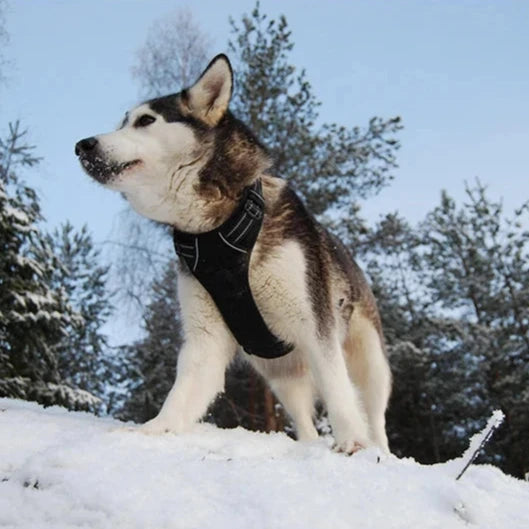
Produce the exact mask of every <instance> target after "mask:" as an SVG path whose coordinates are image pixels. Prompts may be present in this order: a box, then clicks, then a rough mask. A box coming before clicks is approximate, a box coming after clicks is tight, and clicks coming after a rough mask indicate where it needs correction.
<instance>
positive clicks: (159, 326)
mask: <svg viewBox="0 0 529 529" xmlns="http://www.w3.org/2000/svg"><path fill="white" fill-rule="evenodd" d="M175 27H177V28H178V34H179V35H184V37H185V34H186V31H188V32H189V33H190V34H192V35H193V37H194V39H193V42H194V44H193V47H191V48H189V46H183V44H182V43H183V42H188V41H186V39H185V38H180V39H169V38H165V37H164V35H171V34H172V32H171V29H173V30H174V28H175ZM231 31H232V33H231V39H230V42H229V45H228V48H229V53H230V59H231V60H232V62H233V64H234V67H235V72H236V92H235V95H234V100H233V103H232V110H233V112H234V113H235V114H236V115H237V116H239V117H240V118H241V119H243V121H245V122H246V123H247V124H248V125H249V126H250V127H251V128H252V129H253V130H254V131H255V132H256V133H257V136H258V137H259V138H260V139H261V140H262V141H263V143H264V144H265V145H267V146H268V148H269V149H270V151H271V153H272V155H273V157H274V160H275V167H274V170H275V171H276V172H277V173H278V174H280V175H282V176H284V177H285V178H286V179H288V180H289V181H290V183H291V184H292V185H293V186H294V187H295V188H296V190H297V191H298V192H299V193H300V194H301V195H302V196H303V197H304V199H305V200H306V201H307V203H308V204H309V206H310V208H311V209H312V211H313V212H314V213H315V214H317V215H318V217H319V219H320V220H322V222H324V223H326V224H327V225H328V226H329V227H330V228H331V229H332V230H333V231H335V232H336V233H338V234H339V235H340V236H341V237H342V239H343V240H344V241H345V242H346V243H347V245H348V246H349V249H350V251H351V253H352V254H354V256H355V258H356V259H357V260H358V261H359V262H360V263H361V264H362V265H363V267H364V269H365V270H366V272H367V275H368V276H369V278H370V281H371V283H372V285H373V288H374V291H375V294H376V296H377V299H378V302H379V307H380V310H381V314H382V318H383V322H384V329H385V335H386V340H387V344H388V354H389V357H390V361H391V365H392V370H393V375H394V390H393V396H392V399H391V403H390V409H389V411H388V433H389V437H390V446H391V448H392V450H393V452H394V453H396V454H397V455H400V456H411V457H414V458H415V459H417V460H418V461H420V462H423V463H433V462H438V461H443V460H446V459H448V458H453V457H457V456H458V455H460V454H461V453H462V451H463V450H464V449H465V448H466V446H467V443H468V438H469V437H470V436H471V435H472V434H473V433H474V432H476V431H478V430H479V429H480V428H481V427H482V426H483V424H484V423H485V421H486V418H487V417H488V415H489V414H490V411H491V410H492V409H494V408H501V409H502V410H503V411H504V412H505V414H506V424H505V426H503V427H502V429H501V430H500V432H499V434H498V436H497V438H496V441H495V443H494V444H493V445H491V447H490V448H489V451H488V452H487V454H486V455H485V458H486V459H487V460H488V461H490V462H493V463H495V464H497V465H499V466H500V467H501V468H503V469H504V470H505V471H507V472H509V473H511V474H514V475H517V476H522V475H523V474H524V473H525V472H527V471H529V459H528V456H527V454H528V453H529V435H528V432H529V265H528V257H529V256H528V253H529V252H528V249H529V246H528V245H529V231H528V230H527V226H528V225H529V223H528V216H529V215H528V213H529V211H528V210H529V204H528V203H525V204H521V206H520V209H519V210H517V211H515V212H513V213H512V214H508V213H505V212H504V211H503V208H502V205H501V203H500V202H497V201H494V200H493V199H491V198H490V197H489V196H488V194H487V191H486V188H485V186H483V185H482V184H481V183H480V182H479V181H476V182H474V183H472V184H470V185H468V186H467V196H466V199H465V200H464V201H463V202H462V203H459V204H458V203H456V202H455V200H454V199H453V198H451V197H450V196H449V195H448V194H447V193H446V192H443V193H442V195H441V199H440V203H439V205H438V206H437V207H435V208H434V209H433V210H432V211H431V212H430V213H428V214H427V215H426V217H425V219H424V220H423V221H422V222H420V223H418V224H417V225H415V226H412V225H410V224H409V223H408V222H407V221H406V220H405V218H402V217H400V216H399V215H398V214H396V213H395V214H388V215H386V216H385V217H384V218H383V219H381V220H380V221H379V222H378V223H376V224H375V225H372V224H370V223H368V222H366V221H365V219H363V218H362V215H361V205H362V201H364V200H366V199H369V198H370V197H372V196H374V195H376V193H378V192H379V191H380V190H381V189H382V188H383V187H384V186H387V185H389V184H390V182H391V180H392V178H393V172H394V169H395V168H396V167H397V151H398V148H399V141H398V133H399V130H400V129H401V122H400V119H399V118H398V117H391V118H389V119H383V118H379V117H373V118H372V119H371V120H370V121H369V122H368V123H367V124H365V125H364V126H359V127H353V128H350V127H345V126H342V125H340V124H336V123H324V122H322V121H321V119H320V116H319V111H318V109H319V102H318V101H317V99H316V97H315V96H314V94H313V91H312V88H311V85H310V83H309V82H308V80H307V77H306V74H305V72H304V70H298V69H296V68H295V67H294V66H293V65H292V64H291V63H290V62H289V52H290V51H291V49H292V47H293V41H292V35H291V32H290V30H289V27H288V24H287V21H286V19H285V18H284V17H279V18H278V19H270V18H269V17H267V16H266V15H265V14H263V13H262V12H261V10H260V7H259V4H257V5H256V7H255V9H254V10H253V11H252V12H251V13H250V14H249V15H244V16H243V17H242V18H241V20H240V21H239V22H236V21H234V20H231ZM201 35H202V34H201V33H200V30H199V28H197V27H196V25H195V24H194V23H193V21H192V17H191V16H190V14H189V13H185V12H184V13H182V12H181V13H179V14H177V15H176V17H175V18H173V19H171V18H167V19H166V20H165V21H163V22H160V23H158V24H157V25H156V27H155V28H154V30H153V33H152V34H151V35H150V36H149V38H148V39H147V42H146V44H145V46H144V47H143V48H142V49H141V50H140V53H139V54H138V58H137V64H136V66H135V68H134V72H135V74H136V76H137V78H138V81H139V84H140V86H141V87H142V90H143V95H145V96H149V97H150V96H155V95H157V94H159V93H167V92H171V91H177V90H179V89H180V88H181V86H182V85H184V84H186V83H189V80H190V79H193V78H194V77H195V76H196V75H197V74H198V73H200V70H201V68H202V67H203V66H204V62H205V61H207V58H208V57H209V56H210V55H212V53H210V51H209V49H208V43H207V39H206V38H205V37H204V36H203V35H202V36H201ZM184 54H187V55H186V56H185V57H186V59H188V60H181V61H176V60H175V58H176V59H178V58H179V57H180V58H182V57H183V55H184ZM153 57H155V58H156V61H158V62H157V67H156V68H149V67H147V64H148V63H149V62H152V60H153ZM163 64H166V65H167V66H168V67H167V68H162V67H161V66H162V65H163ZM171 64H180V65H185V68H183V69H181V70H180V71H178V70H177V69H176V68H175V67H169V66H170V65H171ZM144 66H145V67H144ZM164 72H172V73H171V75H170V76H168V74H167V73H164ZM37 162H38V160H37V159H36V158H35V156H34V155H33V151H32V150H31V149H30V148H28V147H27V146H26V145H24V136H23V133H22V132H21V130H20V128H19V127H18V126H12V127H11V129H10V131H9V134H8V137H7V138H6V139H5V140H3V141H2V143H1V144H0V186H1V187H0V244H1V245H2V247H1V256H0V285H1V291H0V396H10V397H18V398H26V399H31V400H37V401H39V402H42V403H44V404H55V403H58V404H61V405H64V406H67V407H69V408H71V409H89V410H92V411H95V412H99V413H110V414H112V415H115V416H117V417H119V418H122V419H127V420H134V421H138V422H143V421H145V420H147V419H149V418H151V417H153V416H154V415H155V414H156V413H157V411H158V410H159V408H160V406H161V404H162V402H163V399H164V398H165V396H166V394H167V392H168V391H169V389H170V387H171V385H172V383H173V381H174V377H175V374H176V358H177V356H178V351H179V348H180V345H181V342H182V339H183V337H182V335H181V328H180V322H179V317H178V302H177V292H176V269H175V262H176V258H175V256H174V253H173V251H172V249H171V247H170V240H169V241H168V239H167V237H166V234H165V232H164V231H163V230H160V239H159V241H158V243H159V245H161V248H162V250H161V252H162V253H164V252H165V255H166V256H167V257H166V259H162V260H161V264H160V260H158V262H157V266H156V267H153V266H150V265H149V266H147V262H145V261H142V258H140V257H138V256H137V255H136V254H135V252H136V251H137V248H138V247H141V248H143V249H144V250H145V249H148V248H152V243H153V237H152V230H151V229H150V228H149V227H148V226H147V225H146V224H145V225H143V224H142V222H143V221H141V220H139V219H138V220H135V221H131V222H133V223H136V224H135V226H134V230H133V231H134V232H135V233H137V234H138V235H137V237H136V240H135V242H134V245H131V246H130V247H129V248H128V249H127V250H126V252H127V253H126V256H125V257H126V258H125V259H122V260H121V263H122V265H121V266H125V268H126V267H127V266H129V267H130V266H131V264H130V263H133V265H132V266H134V267H135V269H136V270H137V269H138V268H141V266H143V267H144V268H143V270H142V272H143V276H144V277H150V278H151V282H150V285H149V288H148V291H149V295H147V296H146V295H145V292H143V293H142V296H141V297H140V296H137V295H135V292H134V288H135V287H134V279H135V277H136V275H134V274H132V275H129V274H127V273H123V274H120V277H121V278H122V279H123V280H124V281H126V280H127V278H129V282H128V283H127V284H124V285H121V290H122V291H124V292H127V293H128V295H129V296H130V297H131V298H134V299H140V298H141V299H147V300H148V302H147V303H146V304H145V305H143V306H142V307H141V310H142V314H143V331H144V333H143V336H142V338H141V339H140V340H138V341H136V342H134V343H132V344H130V345H125V346H122V347H120V348H117V349H116V348H114V349H113V348H110V347H109V346H108V342H107V339H106V337H105V335H104V333H103V332H102V330H101V329H102V325H103V324H104V322H105V321H107V319H108V318H109V317H110V316H111V312H112V305H111V299H110V296H109V291H110V288H109V286H108V274H109V270H108V267H107V266H103V265H102V264H101V258H100V256H99V254H98V252H97V251H96V250H95V248H94V245H93V241H92V240H91V237H90V235H89V234H88V232H87V231H86V229H82V230H81V231H77V230H75V229H74V228H72V227H71V226H70V225H69V224H65V225H64V226H63V227H62V228H61V229H59V230H56V231H55V232H53V233H45V232H44V231H43V228H42V226H43V225H44V224H43V219H42V216H41V212H40V206H39V202H38V197H37V195H36V193H35V192H34V190H33V189H31V188H30V187H28V186H27V185H26V184H24V183H23V182H22V181H21V180H20V178H18V177H17V170H18V168H20V167H22V166H24V165H26V166H32V165H35V164H36V163H37ZM142 226H145V227H146V229H148V232H147V233H148V237H147V236H145V235H143V236H142V233H144V234H145V231H142V230H143V228H142ZM155 242H156V241H155ZM148 253H149V252H145V251H143V253H142V254H141V255H142V256H145V254H148ZM158 253H160V250H159V248H158ZM123 263H124V264H123ZM127 263H128V264H127ZM149 270H156V273H154V274H151V275H150V276H149ZM142 288H144V286H143V285H142ZM319 413H320V414H321V413H323V412H322V411H321V410H320V412H319ZM206 420H209V421H212V422H215V423H216V424H218V425H219V426H223V427H234V426H238V425H242V426H244V427H246V428H250V429H256V430H266V431H270V430H282V429H284V430H286V431H287V432H290V431H291V429H290V425H289V421H288V418H287V417H285V416H284V414H283V413H282V410H281V406H280V405H279V404H278V403H277V402H276V401H275V399H274V397H273V395H272V394H271V393H270V391H269V390H268V389H267V388H266V387H265V386H264V384H263V383H262V381H261V380H260V378H259V377H258V375H256V374H255V373H254V372H253V371H252V370H251V369H250V368H249V367H248V366H246V365H245V364H243V363H242V362H239V361H236V362H235V363H234V365H233V366H232V367H231V368H230V370H229V372H228V375H227V382H226V392H225V394H223V395H221V396H219V398H218V399H217V401H216V402H215V403H214V404H213V405H212V407H211V408H210V410H209V413H208V416H207V418H206Z"/></svg>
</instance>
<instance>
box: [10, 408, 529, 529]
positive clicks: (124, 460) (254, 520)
mask: <svg viewBox="0 0 529 529" xmlns="http://www.w3.org/2000/svg"><path fill="white" fill-rule="evenodd" d="M461 466H462V460H461V459H460V460H456V461H450V462H448V463H445V464H441V465H433V466H423V465H419V464H417V463H416V462H414V461H413V460H411V459H404V460H399V459H397V458H395V457H393V456H390V457H383V458H381V460H380V462H377V453H376V452H375V451H373V450H364V451H362V452H359V453H357V454H356V455H354V456H352V457H346V456H344V455H341V454H336V453H334V452H332V451H331V450H329V448H328V446H327V444H326V443H325V441H323V440H321V441H318V442H314V443H309V444H303V443H298V442H295V441H293V440H291V439H289V438H288V437H287V436H285V435H283V434H269V435H267V434H259V433H253V432H248V431H245V430H243V429H240V428H239V429H236V430H220V429H218V428H216V427H214V426H212V425H207V424H200V425H197V426H196V427H195V429H194V430H193V431H191V432H189V433H186V434H181V435H178V436H177V435H171V434H166V435H163V436H147V435H144V434H142V433H140V432H138V431H136V430H135V428H134V425H130V424H129V425H125V424H123V423H120V422H117V421H114V420H111V419H100V418H96V417H94V416H93V415H89V414H86V413H79V412H77V413H73V412H67V411H66V410H64V409H61V408H57V407H53V408H47V409H43V408H41V407H40V406H38V405H37V404H33V403H28V402H23V401H18V400H9V399H0V527H2V528H5V529H7V528H23V529H29V528H32V529H33V528H38V529H51V528H53V529H63V528H77V527H79V528H81V527H82V528H90V529H106V528H109V529H110V528H112V529H120V528H123V529H125V528H127V529H135V528H138V529H139V528H142V529H148V528H153V529H154V528H156V529H163V528H168V529H169V528H175V529H191V528H197V529H199V528H200V529H208V528H219V529H223V528H230V529H239V528H240V529H248V528H252V529H254V528H255V529H259V528H263V529H264V528H272V529H275V528H288V529H298V528H299V529H301V528H303V529H317V528H332V529H342V528H343V529H351V528H359V529H369V528H373V529H392V528H406V529H413V528H421V529H423V528H443V529H452V528H463V527H478V528H486V529H494V528H498V529H500V528H501V529H505V528H509V529H522V528H523V529H527V527H529V509H527V505H528V504H529V484H528V483H526V482H523V481H520V480H516V479H514V478H512V477H509V476H506V475H504V474H503V473H502V472H501V471H500V470H498V469H496V468H494V467H490V466H471V467H470V468H469V470H468V471H467V472H466V473H465V475H464V476H463V478H462V479H461V480H460V481H455V476H456V475H457V474H458V472H459V470H460V469H461Z"/></svg>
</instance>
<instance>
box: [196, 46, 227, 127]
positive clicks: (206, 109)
mask: <svg viewBox="0 0 529 529" xmlns="http://www.w3.org/2000/svg"><path fill="white" fill-rule="evenodd" d="M232 87H233V72H232V69H231V65H230V61H229V60H228V57H226V55H224V54H222V53H221V54H220V55H217V56H216V57H215V58H214V59H213V60H212V61H211V62H210V63H209V65H208V67H207V68H206V69H205V70H204V72H203V73H202V75H201V76H200V78H199V79H198V81H197V82H196V83H195V84H194V85H193V86H192V87H191V88H189V89H188V90H187V91H186V96H187V97H186V103H187V106H188V107H189V111H190V112H191V114H193V115H194V116H196V117H197V118H198V119H200V120H201V121H203V122H204V123H206V124H207V125H209V126H211V127H214V126H215V125H217V123H218V122H219V121H220V120H221V118H222V116H224V114H225V113H226V110H228V104H229V102H230V99H231V91H232Z"/></svg>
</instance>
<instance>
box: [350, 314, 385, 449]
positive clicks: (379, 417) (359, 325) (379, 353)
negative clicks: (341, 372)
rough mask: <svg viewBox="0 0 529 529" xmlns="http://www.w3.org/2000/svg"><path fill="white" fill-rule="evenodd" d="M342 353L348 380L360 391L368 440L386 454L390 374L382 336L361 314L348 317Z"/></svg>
mask: <svg viewBox="0 0 529 529" xmlns="http://www.w3.org/2000/svg"><path fill="white" fill-rule="evenodd" d="M345 354H346V361H347V367H348V369H349V375H350V377H351V380H352V381H353V383H354V384H355V385H356V386H357V387H358V388H359V389H360V392H361V397H362V401H363V403H364V407H365V410H366V412H367V418H368V422H369V430H370V437H371V440H372V441H373V443H375V444H376V445H377V446H379V447H380V448H381V449H382V450H384V451H386V452H389V447H388V438H387V435H386V419H385V412H386V408H387V405H388V400H389V395H390V393H391V371H390V368H389V363H388V360H387V358H386V354H385V352H384V347H383V344H382V339H381V336H380V334H379V333H378V331H377V329H376V327H375V325H374V323H373V322H372V321H371V320H370V319H368V318H366V317H365V316H364V315H363V314H362V312H361V311H355V312H354V313H353V315H352V317H351V321H350V325H349V333H348V336H347V338H346V340H345Z"/></svg>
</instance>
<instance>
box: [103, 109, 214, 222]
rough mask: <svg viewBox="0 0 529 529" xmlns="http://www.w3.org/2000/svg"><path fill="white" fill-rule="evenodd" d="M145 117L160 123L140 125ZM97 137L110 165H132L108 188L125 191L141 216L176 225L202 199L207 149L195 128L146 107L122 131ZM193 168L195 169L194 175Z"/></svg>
mask: <svg viewBox="0 0 529 529" xmlns="http://www.w3.org/2000/svg"><path fill="white" fill-rule="evenodd" d="M143 116H151V117H152V118H154V121H153V122H152V123H150V124H149V125H147V126H139V127H138V126H135V124H136V123H137V120H139V119H141V118H142V117H143ZM96 139H97V140H98V143H99V154H100V156H101V157H102V158H103V159H104V160H105V161H107V163H111V164H112V165H117V166H120V165H122V164H126V163H131V162H132V163H131V165H130V166H129V167H128V168H125V169H123V170H122V171H120V172H119V173H118V174H116V175H114V176H112V177H111V178H109V179H108V181H107V182H105V183H104V185H105V186H106V187H108V188H110V189H113V190H116V191H120V192H121V193H123V194H124V195H125V196H126V198H127V200H128V201H129V202H130V204H131V205H132V207H133V208H134V209H135V210H136V211H137V212H138V213H140V214H141V215H144V216H146V217H148V218H151V219H153V220H156V221H159V222H165V223H169V224H171V223H174V222H175V220H176V217H178V216H179V213H180V212H181V210H182V209H183V210H186V209H187V208H188V207H190V205H191V204H192V203H193V201H194V200H196V198H197V197H196V196H194V195H195V192H194V191H193V189H194V186H195V184H196V181H197V178H198V175H197V170H196V167H195V165H197V164H198V163H199V161H200V158H201V155H202V154H203V151H202V150H201V149H200V148H199V144H198V142H197V141H196V139H195V134H194V132H193V129H192V128H191V127H190V126H189V125H187V124H185V123H183V122H173V123H167V122H166V121H165V120H164V118H163V117H162V116H160V115H159V114H156V113H155V112H153V110H152V109H151V108H150V107H149V105H147V104H144V105H140V106H139V107H137V108H135V109H134V110H132V111H131V112H130V113H129V115H128V117H127V119H126V121H125V123H124V125H123V126H122V127H121V128H120V129H118V130H116V131H115V132H110V133H108V134H101V135H99V136H96ZM191 168H193V169H194V170H193V171H190V170H189V169H191ZM177 195H178V207H177V203H176V199H177Z"/></svg>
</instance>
